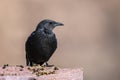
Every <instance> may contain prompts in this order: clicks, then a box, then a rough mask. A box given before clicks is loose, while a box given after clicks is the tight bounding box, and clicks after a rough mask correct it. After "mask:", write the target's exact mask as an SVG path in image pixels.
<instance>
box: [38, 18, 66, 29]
mask: <svg viewBox="0 0 120 80" xmlns="http://www.w3.org/2000/svg"><path fill="white" fill-rule="evenodd" d="M63 25H64V24H62V23H60V22H56V21H53V20H49V19H45V20H42V21H41V22H40V23H39V24H38V26H37V29H43V28H45V29H47V30H53V29H54V28H55V27H56V26H63Z"/></svg>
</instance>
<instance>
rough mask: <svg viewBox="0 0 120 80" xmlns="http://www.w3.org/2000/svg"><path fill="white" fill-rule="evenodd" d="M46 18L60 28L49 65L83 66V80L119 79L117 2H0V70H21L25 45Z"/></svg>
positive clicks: (119, 9)
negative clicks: (13, 67)
mask: <svg viewBox="0 0 120 80" xmlns="http://www.w3.org/2000/svg"><path fill="white" fill-rule="evenodd" d="M46 18H47V19H53V20H56V21H59V22H63V23H64V24H65V26H63V27H57V28H56V29H55V30H54V32H55V33H56V35H57V38H58V49H57V50H56V52H55V54H54V55H53V56H52V58H51V59H50V61H49V63H51V64H55V65H56V66H59V67H70V68H77V67H83V70H84V80H120V1H119V0H1V1H0V65H3V64H6V63H8V64H11V65H15V64H23V65H25V49H24V44H25V41H26V39H27V37H28V36H29V35H30V33H31V32H32V31H33V30H34V29H35V28H36V26H37V24H38V23H39V22H40V21H41V20H43V19H46Z"/></svg>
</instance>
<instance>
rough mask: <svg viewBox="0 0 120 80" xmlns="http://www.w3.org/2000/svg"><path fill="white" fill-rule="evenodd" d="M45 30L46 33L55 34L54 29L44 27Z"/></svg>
mask: <svg viewBox="0 0 120 80" xmlns="http://www.w3.org/2000/svg"><path fill="white" fill-rule="evenodd" d="M44 32H45V33H46V34H53V31H52V30H49V29H46V28H45V29H44Z"/></svg>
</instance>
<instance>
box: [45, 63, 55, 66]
mask: <svg viewBox="0 0 120 80" xmlns="http://www.w3.org/2000/svg"><path fill="white" fill-rule="evenodd" d="M45 64H46V65H45V66H46V67H53V66H54V65H49V64H48V63H47V62H45Z"/></svg>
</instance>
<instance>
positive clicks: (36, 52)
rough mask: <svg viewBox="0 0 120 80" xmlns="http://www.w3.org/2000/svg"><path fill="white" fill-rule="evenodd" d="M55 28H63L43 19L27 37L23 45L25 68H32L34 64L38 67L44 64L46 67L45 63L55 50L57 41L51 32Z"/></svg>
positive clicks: (54, 22) (58, 23) (58, 24)
mask: <svg viewBox="0 0 120 80" xmlns="http://www.w3.org/2000/svg"><path fill="white" fill-rule="evenodd" d="M56 26H63V24H62V23H60V22H56V21H53V20H49V19H45V20H43V21H41V22H40V23H39V24H38V25H37V28H36V30H35V31H33V32H32V34H31V35H30V36H29V37H28V39H27V41H26V44H25V49H26V64H27V66H33V64H34V63H35V64H39V65H42V64H43V63H46V66H48V63H47V61H48V60H49V59H50V57H51V56H52V54H53V53H54V51H55V50H56V48H57V39H56V36H55V34H54V32H53V29H54V28H55V27H56Z"/></svg>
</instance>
